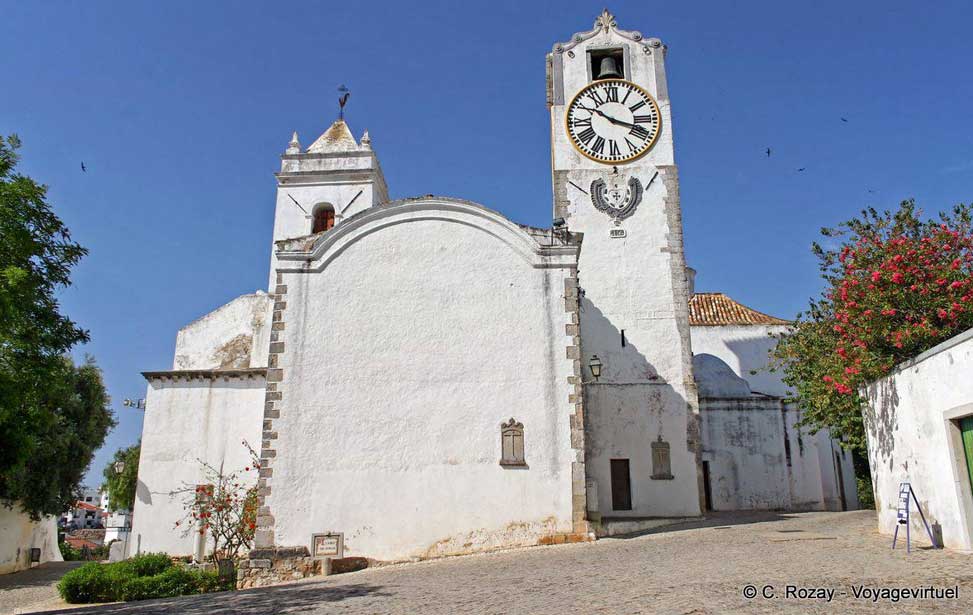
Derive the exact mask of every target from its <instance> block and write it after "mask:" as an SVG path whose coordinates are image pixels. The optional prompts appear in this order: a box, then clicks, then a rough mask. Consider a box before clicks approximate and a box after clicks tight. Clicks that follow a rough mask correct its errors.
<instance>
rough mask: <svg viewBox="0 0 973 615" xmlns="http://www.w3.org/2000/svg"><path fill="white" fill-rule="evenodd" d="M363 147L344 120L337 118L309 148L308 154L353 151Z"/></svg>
mask: <svg viewBox="0 0 973 615" xmlns="http://www.w3.org/2000/svg"><path fill="white" fill-rule="evenodd" d="M360 149H362V148H361V147H360V146H359V145H358V142H357V141H355V137H354V136H352V134H351V131H350V130H348V124H345V121H344V120H335V122H334V124H332V125H331V127H330V128H328V129H327V130H325V131H324V134H322V135H321V136H320V137H318V139H317V141H315V142H314V143H312V144H311V146H310V147H308V148H307V153H308V154H327V153H331V152H353V151H357V150H360Z"/></svg>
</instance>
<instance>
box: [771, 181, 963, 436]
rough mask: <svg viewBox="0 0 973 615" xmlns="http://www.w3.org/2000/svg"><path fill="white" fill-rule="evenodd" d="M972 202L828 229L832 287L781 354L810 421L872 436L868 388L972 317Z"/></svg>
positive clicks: (824, 251)
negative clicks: (931, 214) (927, 215)
mask: <svg viewBox="0 0 973 615" xmlns="http://www.w3.org/2000/svg"><path fill="white" fill-rule="evenodd" d="M971 218H973V209H971V207H970V206H967V205H958V206H956V207H955V208H953V210H952V212H950V213H942V214H940V215H939V217H938V219H937V220H931V219H925V220H924V219H923V217H922V215H921V212H920V211H918V210H917V209H916V206H915V202H914V201H911V200H909V201H904V202H902V204H901V205H900V206H899V209H898V210H897V211H895V212H889V211H884V212H878V211H876V210H874V209H868V210H865V211H863V212H862V213H861V217H860V218H856V219H853V220H849V221H848V222H845V223H842V224H841V225H839V226H838V227H837V228H834V229H827V228H825V229H822V230H821V232H822V234H823V235H824V236H825V237H827V238H828V241H829V243H830V244H831V245H829V247H827V248H825V247H822V246H821V245H819V244H814V246H813V251H814V253H815V255H816V256H817V257H818V259H819V260H820V269H821V273H822V277H823V278H824V280H825V283H826V287H825V291H824V293H823V294H822V296H821V297H820V298H818V299H814V300H812V301H811V304H810V308H809V309H808V311H807V312H805V313H803V314H801V315H799V317H798V319H797V321H796V322H795V331H794V332H793V333H792V334H790V335H788V336H785V337H783V338H782V339H781V340H780V342H779V343H778V345H777V347H776V349H775V351H774V355H775V358H776V360H777V361H778V365H779V366H780V367H781V368H782V369H783V370H784V382H786V383H787V384H789V385H791V386H793V387H794V388H795V390H796V391H797V394H798V396H799V398H800V399H801V403H802V405H803V407H804V409H805V413H804V422H805V424H807V425H809V426H811V427H812V428H821V427H827V428H829V429H830V430H831V432H832V433H833V434H835V435H840V436H842V437H843V438H844V440H845V442H846V443H847V444H849V445H850V446H852V447H853V448H856V449H858V450H863V449H864V446H865V438H864V431H863V426H862V417H861V400H860V398H859V389H860V388H861V387H862V386H863V385H865V384H867V383H869V382H872V381H874V380H876V379H878V378H881V377H882V376H885V375H886V374H888V373H889V372H890V371H891V370H892V368H893V367H894V366H895V365H897V364H898V363H900V362H902V361H905V360H907V359H910V358H912V357H914V356H915V355H917V354H919V353H921V352H923V351H925V350H928V349H929V348H931V347H933V346H935V345H936V344H938V343H940V342H942V341H944V340H946V339H948V338H950V337H952V336H954V335H956V334H958V333H960V332H962V331H965V330H966V329H969V328H971V327H973V233H971Z"/></svg>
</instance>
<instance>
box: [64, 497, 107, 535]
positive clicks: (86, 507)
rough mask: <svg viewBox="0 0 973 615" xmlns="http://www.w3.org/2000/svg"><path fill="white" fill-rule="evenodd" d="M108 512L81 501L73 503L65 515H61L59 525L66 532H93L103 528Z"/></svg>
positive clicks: (95, 505)
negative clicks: (66, 530)
mask: <svg viewBox="0 0 973 615" xmlns="http://www.w3.org/2000/svg"><path fill="white" fill-rule="evenodd" d="M107 516H108V512H107V511H104V510H102V509H101V507H99V506H98V505H97V504H89V503H88V502H84V501H82V500H78V501H77V502H75V504H74V506H73V507H71V508H70V509H69V510H68V511H67V512H66V513H64V514H62V515H61V519H60V522H59V525H60V526H61V527H62V528H64V529H68V530H93V529H102V528H104V527H105V520H106V518H107Z"/></svg>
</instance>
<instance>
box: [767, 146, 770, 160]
mask: <svg viewBox="0 0 973 615" xmlns="http://www.w3.org/2000/svg"><path fill="white" fill-rule="evenodd" d="M767 158H770V148H769V147H768V148H767Z"/></svg>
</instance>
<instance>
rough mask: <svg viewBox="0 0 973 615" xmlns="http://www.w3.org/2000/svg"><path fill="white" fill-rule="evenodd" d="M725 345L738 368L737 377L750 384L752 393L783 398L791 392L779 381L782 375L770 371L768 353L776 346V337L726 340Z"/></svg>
mask: <svg viewBox="0 0 973 615" xmlns="http://www.w3.org/2000/svg"><path fill="white" fill-rule="evenodd" d="M725 344H726V347H727V349H728V350H729V351H730V352H732V353H733V354H734V355H735V356H736V359H737V364H738V365H739V366H740V368H739V369H740V373H739V376H740V377H741V378H743V379H744V380H746V381H747V382H749V383H750V388H751V390H753V392H754V393H763V394H764V395H772V396H774V397H784V396H786V395H787V394H788V393H789V392H790V391H791V388H790V387H788V386H787V385H786V384H784V382H783V380H782V379H781V378H782V376H783V374H781V373H778V372H771V371H770V365H771V358H770V352H771V351H772V350H773V349H774V348H775V347H776V346H777V338H776V337H774V336H771V335H759V336H754V337H751V338H746V339H743V338H738V339H732V340H726V341H725ZM752 372H756V373H752Z"/></svg>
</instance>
